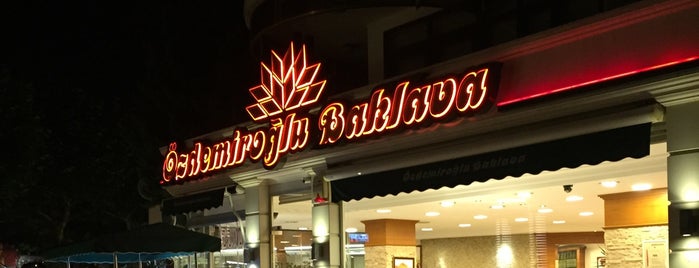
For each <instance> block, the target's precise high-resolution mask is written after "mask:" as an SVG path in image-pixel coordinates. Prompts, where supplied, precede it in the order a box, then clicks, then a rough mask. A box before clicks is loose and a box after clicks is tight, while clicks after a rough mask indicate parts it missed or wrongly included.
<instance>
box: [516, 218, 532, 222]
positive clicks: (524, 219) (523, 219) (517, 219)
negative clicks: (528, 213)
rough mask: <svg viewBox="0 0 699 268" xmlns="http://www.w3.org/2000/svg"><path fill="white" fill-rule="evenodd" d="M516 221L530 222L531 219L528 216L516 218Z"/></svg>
mask: <svg viewBox="0 0 699 268" xmlns="http://www.w3.org/2000/svg"><path fill="white" fill-rule="evenodd" d="M515 221H516V222H528V221H529V219H528V218H515Z"/></svg>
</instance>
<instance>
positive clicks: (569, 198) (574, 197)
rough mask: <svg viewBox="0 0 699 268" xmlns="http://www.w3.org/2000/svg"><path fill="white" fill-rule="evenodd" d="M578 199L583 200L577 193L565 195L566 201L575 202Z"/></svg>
mask: <svg viewBox="0 0 699 268" xmlns="http://www.w3.org/2000/svg"><path fill="white" fill-rule="evenodd" d="M580 200H583V197H582V196H579V195H569V196H567V197H566V201H568V202H575V201H580Z"/></svg>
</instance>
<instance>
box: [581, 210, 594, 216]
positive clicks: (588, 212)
mask: <svg viewBox="0 0 699 268" xmlns="http://www.w3.org/2000/svg"><path fill="white" fill-rule="evenodd" d="M594 214H595V213H592V211H583V212H580V213H579V214H578V215H580V216H583V217H587V216H592V215H594Z"/></svg>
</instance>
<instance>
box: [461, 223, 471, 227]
mask: <svg viewBox="0 0 699 268" xmlns="http://www.w3.org/2000/svg"><path fill="white" fill-rule="evenodd" d="M459 227H460V228H466V227H471V224H470V223H459Z"/></svg>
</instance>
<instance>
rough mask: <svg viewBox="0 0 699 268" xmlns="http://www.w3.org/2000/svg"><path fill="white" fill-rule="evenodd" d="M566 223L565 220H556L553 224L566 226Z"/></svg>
mask: <svg viewBox="0 0 699 268" xmlns="http://www.w3.org/2000/svg"><path fill="white" fill-rule="evenodd" d="M564 223H566V221H564V220H555V221H553V224H564Z"/></svg>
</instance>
